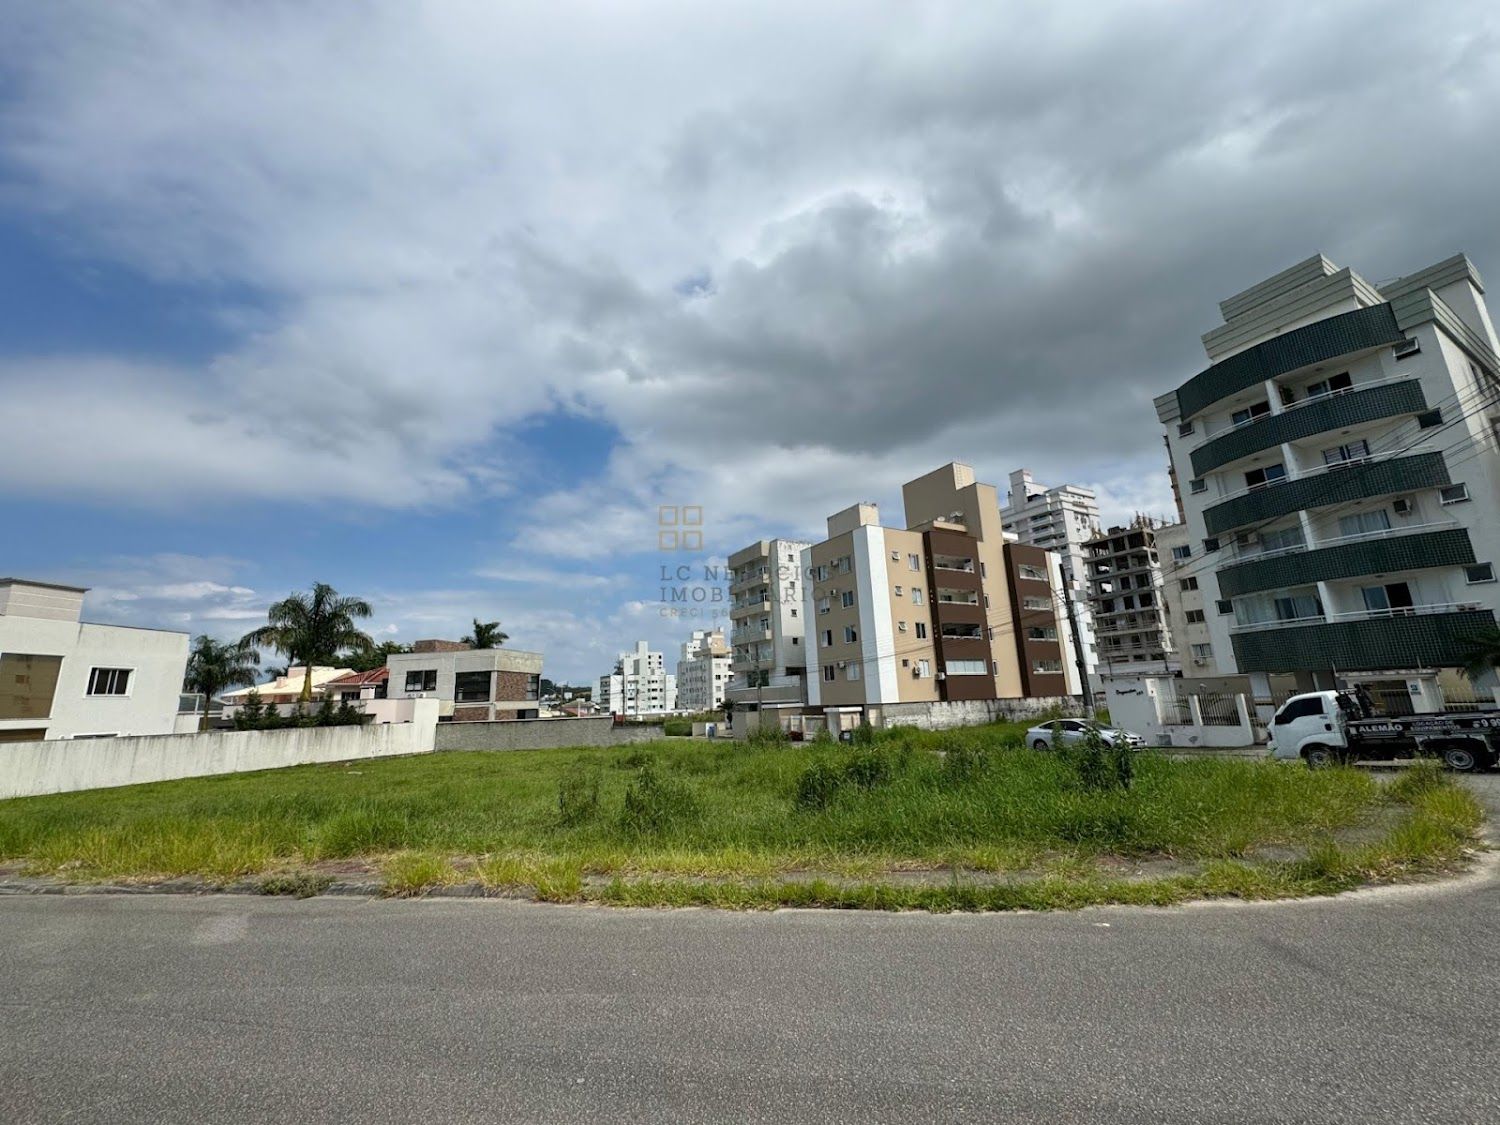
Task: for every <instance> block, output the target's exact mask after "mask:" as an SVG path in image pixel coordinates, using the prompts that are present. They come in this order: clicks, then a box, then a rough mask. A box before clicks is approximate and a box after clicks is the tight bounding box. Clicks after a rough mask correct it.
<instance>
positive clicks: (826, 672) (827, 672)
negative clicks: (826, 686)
mask: <svg viewBox="0 0 1500 1125" xmlns="http://www.w3.org/2000/svg"><path fill="white" fill-rule="evenodd" d="M836 675H838V673H837V672H835V671H834V668H833V665H832V664H825V665H823V680H824V682H825V683H832V682H833V678H834V676H836Z"/></svg>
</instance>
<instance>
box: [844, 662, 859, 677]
mask: <svg viewBox="0 0 1500 1125" xmlns="http://www.w3.org/2000/svg"><path fill="white" fill-rule="evenodd" d="M844 679H846V680H857V679H859V662H858V661H850V662H849V666H848V667H847V668H845V669H844Z"/></svg>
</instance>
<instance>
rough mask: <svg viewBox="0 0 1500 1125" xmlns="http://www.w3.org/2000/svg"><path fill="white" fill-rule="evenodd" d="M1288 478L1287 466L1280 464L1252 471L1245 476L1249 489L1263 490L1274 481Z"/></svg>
mask: <svg viewBox="0 0 1500 1125" xmlns="http://www.w3.org/2000/svg"><path fill="white" fill-rule="evenodd" d="M1285 476H1286V466H1285V465H1283V464H1280V463H1279V462H1278V463H1277V464H1275V465H1267V466H1265V467H1264V468H1262V469H1251V470H1250V471H1249V472H1248V473H1246V474H1245V484H1246V486H1247V487H1249V488H1263V487H1265V486H1266V485H1268V484H1271V483H1272V482H1273V481H1278V480H1281V479H1282V478H1284V477H1285Z"/></svg>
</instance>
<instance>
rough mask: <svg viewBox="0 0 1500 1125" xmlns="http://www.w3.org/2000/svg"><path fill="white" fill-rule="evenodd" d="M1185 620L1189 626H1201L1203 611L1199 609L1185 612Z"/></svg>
mask: <svg viewBox="0 0 1500 1125" xmlns="http://www.w3.org/2000/svg"><path fill="white" fill-rule="evenodd" d="M1187 620H1188V624H1189V625H1201V624H1203V611H1202V610H1201V609H1190V610H1188V611H1187Z"/></svg>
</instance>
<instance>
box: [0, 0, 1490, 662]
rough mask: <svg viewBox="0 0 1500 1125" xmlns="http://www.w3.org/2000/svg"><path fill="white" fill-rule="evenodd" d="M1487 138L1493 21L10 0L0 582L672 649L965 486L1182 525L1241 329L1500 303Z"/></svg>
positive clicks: (565, 658)
mask: <svg viewBox="0 0 1500 1125" xmlns="http://www.w3.org/2000/svg"><path fill="white" fill-rule="evenodd" d="M1497 133H1500V11H1497V10H1496V8H1495V6H1494V5H1492V4H1488V3H1462V2H1458V3H1431V4H1421V5H1412V4H1410V3H1402V4H1396V3H1386V2H1381V0H1372V2H1367V3H1343V2H1336V0H1335V2H1328V0H1325V2H1323V3H1319V4H1308V3H1305V2H1298V3H1278V2H1266V3H1257V4H1254V5H1224V4H1203V3H1199V4H1192V3H1142V4H1124V3H1114V2H1111V3H1030V2H1024V3H1016V2H1006V3H995V4H988V5H974V4H963V3H924V2H919V0H899V2H882V0H859V2H857V3H842V2H831V0H830V2H824V3H819V4H816V5H809V4H805V3H784V2H781V0H756V2H755V3H753V4H740V5H735V4H727V5H704V4H702V3H688V2H681V3H655V2H648V0H637V2H635V3H632V4H618V3H604V2H600V3H571V4H566V5H562V4H543V3H524V2H521V3H512V4H504V5H501V4H494V3H491V2H489V0H443V2H435V0H433V2H422V0H389V2H376V0H364V2H348V0H324V2H322V3H318V4H305V3H300V2H299V3H281V2H276V0H263V2H259V3H255V4H249V3H241V2H234V0H223V2H221V3H209V2H204V3H180V2H179V3H158V2H151V0H116V2H113V3H109V4H97V3H89V2H70V0H49V2H48V3H45V4H39V3H34V2H32V0H0V574H16V575H22V576H26V577H31V578H37V579H42V580H50V581H57V582H72V583H77V584H80V585H87V586H89V587H91V593H90V594H89V596H88V599H87V601H86V616H87V618H88V619H90V620H96V621H106V622H118V623H123V624H131V625H149V626H157V627H163V628H172V629H181V630H186V631H190V632H193V633H201V632H206V633H208V634H211V635H213V636H217V637H225V638H231V637H238V636H239V635H241V634H242V633H244V632H246V631H248V630H249V629H250V628H253V627H254V626H255V625H257V624H259V623H261V622H262V621H263V620H264V614H265V608H266V606H267V605H268V604H269V603H270V602H271V601H274V600H276V599H277V598H280V597H283V596H285V595H286V594H287V593H289V592H291V591H293V590H298V589H306V588H308V587H310V586H311V585H312V583H314V582H316V581H323V582H328V583H330V584H332V585H333V586H335V587H336V588H337V589H338V590H339V591H340V592H342V593H346V594H356V595H359V596H362V597H365V598H366V599H368V600H369V601H370V602H371V603H372V605H373V607H374V610H375V613H374V616H373V618H372V619H371V621H370V622H369V629H370V631H371V632H372V634H374V635H375V636H376V637H377V638H378V639H382V640H384V639H396V640H401V641H410V640H413V639H416V638H421V637H433V636H438V637H457V636H460V635H462V633H463V632H464V631H465V630H466V629H467V627H468V625H469V622H470V620H471V619H472V618H475V617H478V618H480V619H481V620H496V619H498V620H500V621H501V622H502V626H503V628H504V630H505V632H506V633H508V634H509V636H510V640H509V641H508V643H509V644H510V645H512V646H514V647H518V648H525V649H531V650H536V651H541V652H543V653H545V654H546V664H545V669H546V674H547V675H548V676H549V677H551V678H555V679H559V680H571V681H573V682H575V683H579V682H586V681H588V680H591V679H593V678H595V677H597V676H598V675H600V674H601V673H604V672H607V671H608V670H609V666H610V665H611V664H612V663H613V660H614V658H615V655H616V654H617V653H618V652H620V651H621V650H623V649H626V648H629V647H632V645H633V643H634V642H635V641H636V640H637V639H645V640H648V641H650V642H651V643H652V645H653V646H654V647H665V648H666V650H667V652H668V653H669V654H673V655H669V660H670V659H675V651H676V646H677V644H678V643H679V642H680V641H682V640H683V639H685V638H686V636H687V634H688V632H689V631H690V630H691V629H692V628H695V627H713V626H714V625H719V624H725V623H726V622H725V621H724V620H723V619H722V618H715V617H714V616H713V614H714V613H715V612H716V610H715V607H714V605H713V604H712V603H711V602H702V603H696V604H697V605H698V607H699V608H700V610H701V613H700V616H698V617H696V618H694V617H690V616H680V615H677V611H680V610H681V609H682V608H683V606H682V605H676V606H675V607H674V603H672V601H671V600H670V599H671V597H672V594H671V590H672V589H673V588H686V589H687V595H686V596H688V597H689V598H690V599H691V598H693V597H703V598H708V597H711V596H712V595H711V593H710V592H709V591H710V588H711V587H713V586H715V585H716V583H715V580H714V567H715V566H719V565H722V562H723V559H724V557H725V556H726V555H727V554H729V553H730V552H732V551H734V550H737V549H738V548H740V547H742V546H744V545H746V544H747V543H749V542H751V541H752V540H754V539H756V538H760V537H763V536H764V537H769V536H773V535H794V536H800V537H804V538H821V534H820V530H821V528H822V525H823V520H824V519H825V517H826V516H827V515H828V514H830V513H831V512H834V511H837V510H839V509H841V508H844V507H847V506H848V505H849V504H852V503H854V502H856V501H860V500H876V501H878V502H880V504H881V507H882V509H883V511H884V513H885V520H886V522H890V523H900V522H901V509H900V502H899V496H900V491H899V490H900V485H901V483H902V482H903V481H905V480H908V479H911V478H912V477H915V476H917V475H920V474H921V473H923V472H926V471H928V470H930V469H932V468H935V467H937V466H939V465H941V464H944V463H946V462H948V461H951V460H959V461H964V462H967V463H969V464H971V465H973V466H974V467H975V469H976V470H977V472H978V474H979V477H980V479H981V480H987V481H991V482H993V483H996V484H997V485H999V486H1000V487H1001V492H1002V496H1003V493H1004V486H1005V482H1006V478H1007V477H1008V475H1009V473H1010V472H1011V471H1012V470H1014V469H1017V468H1020V467H1023V466H1024V467H1027V468H1030V469H1031V470H1032V472H1033V474H1034V475H1035V476H1036V477H1037V478H1038V479H1039V480H1040V481H1041V482H1043V483H1045V484H1056V483H1063V482H1070V483H1075V484H1079V485H1084V486H1087V487H1091V488H1094V489H1096V490H1097V491H1098V493H1099V496H1100V503H1101V506H1102V508H1103V510H1104V516H1105V519H1106V521H1109V520H1111V519H1115V520H1118V519H1121V518H1125V517H1128V516H1129V515H1130V514H1131V513H1133V512H1136V511H1146V512H1151V513H1157V514H1163V513H1168V512H1170V511H1171V494H1170V489H1169V485H1168V480H1167V476H1166V462H1165V453H1164V450H1163V447H1162V434H1161V427H1160V425H1159V424H1158V422H1157V420H1156V417H1155V413H1154V411H1153V409H1152V406H1151V400H1152V399H1153V397H1155V396H1156V395H1158V394H1161V393H1163V392H1164V391H1167V390H1171V389H1173V388H1174V387H1176V386H1177V385H1179V384H1180V383H1181V382H1183V381H1184V380H1185V379H1186V378H1188V377H1190V376H1191V375H1192V374H1194V373H1195V372H1196V371H1198V370H1200V369H1201V368H1202V367H1203V366H1205V365H1206V362H1207V361H1206V359H1205V357H1204V354H1203V350H1202V346H1201V343H1200V340H1199V337H1200V335H1201V334H1202V333H1204V332H1206V331H1208V330H1209V329H1211V328H1213V327H1214V326H1215V324H1217V323H1219V317H1218V310H1217V307H1216V302H1217V301H1218V300H1220V299H1222V298H1223V297H1226V296H1229V295H1231V294H1233V293H1235V292H1237V291H1239V290H1240V289H1243V288H1245V287H1247V286H1249V285H1251V284H1253V283H1254V282H1256V281H1258V280H1260V279H1262V278H1264V277H1266V276H1268V275H1269V274H1271V273H1274V272H1276V271H1277V270H1280V269H1283V268H1285V267H1286V266H1288V265H1291V264H1293V263H1294V262H1297V261H1300V260H1302V259H1303V258H1306V257H1308V256H1309V255H1311V254H1314V253H1317V252H1319V251H1321V252H1323V253H1325V254H1327V255H1328V256H1329V257H1330V258H1332V259H1333V260H1334V261H1335V262H1337V263H1338V264H1340V265H1350V266H1353V267H1354V268H1355V269H1357V270H1358V271H1359V272H1361V273H1362V274H1364V275H1365V276H1366V277H1367V278H1370V279H1371V280H1375V281H1378V280H1380V279H1383V278H1387V277H1393V276H1397V275H1400V274H1405V273H1410V272H1413V271H1414V270H1416V269H1419V268H1421V267H1423V266H1425V265H1428V264H1430V263H1432V262H1435V261H1437V260H1439V259H1442V258H1444V257H1447V256H1448V255H1450V254H1453V253H1455V252H1458V251H1465V252H1467V253H1468V254H1469V256H1470V257H1471V258H1472V259H1473V260H1474V262H1475V263H1476V264H1477V266H1478V268H1479V270H1480V271H1481V273H1485V272H1486V271H1487V272H1489V273H1490V274H1494V275H1497V276H1500V222H1497V219H1500V205H1497V203H1496V191H1495V184H1496V183H1497V182H1500V175H1497V173H1500V145H1497V143H1496V142H1497V140H1500V137H1497ZM684 507H687V508H691V509H700V508H701V511H702V525H701V526H702V531H703V536H702V548H701V550H700V549H687V550H675V551H674V550H664V549H662V544H661V540H660V539H659V533H660V532H661V531H662V530H664V529H666V528H669V527H670V526H671V525H670V524H664V523H663V520H664V519H667V520H670V519H671V518H673V517H674V515H675V517H676V518H679V519H680V518H681V515H682V512H681V509H683V508H684ZM663 509H666V512H665V513H664V512H663ZM694 547H695V548H696V541H694ZM663 567H665V568H666V570H663ZM679 568H683V569H682V570H681V571H679ZM679 573H681V574H685V575H687V577H686V578H685V579H684V578H679V577H678V575H679ZM664 575H665V578H664ZM664 586H665V587H667V588H668V589H667V590H665V591H664V589H663V587H664ZM695 591H697V592H696V593H695ZM694 604H695V603H693V602H691V601H689V603H688V607H689V608H691V607H692V606H693V605H694Z"/></svg>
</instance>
